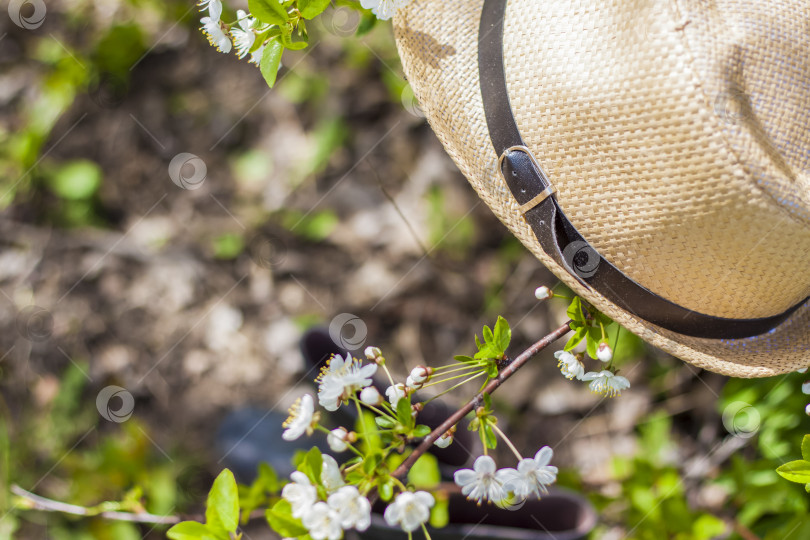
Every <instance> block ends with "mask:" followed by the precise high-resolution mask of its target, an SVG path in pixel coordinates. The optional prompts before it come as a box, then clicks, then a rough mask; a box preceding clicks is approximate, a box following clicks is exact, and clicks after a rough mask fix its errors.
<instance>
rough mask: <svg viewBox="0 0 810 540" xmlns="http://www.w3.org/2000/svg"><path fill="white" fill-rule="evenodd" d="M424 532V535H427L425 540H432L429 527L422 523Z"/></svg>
mask: <svg viewBox="0 0 810 540" xmlns="http://www.w3.org/2000/svg"><path fill="white" fill-rule="evenodd" d="M422 530H423V531H424V533H425V538H426V539H427V540H431V538H430V533H429V532H428V530H427V527H425V524H424V523H422Z"/></svg>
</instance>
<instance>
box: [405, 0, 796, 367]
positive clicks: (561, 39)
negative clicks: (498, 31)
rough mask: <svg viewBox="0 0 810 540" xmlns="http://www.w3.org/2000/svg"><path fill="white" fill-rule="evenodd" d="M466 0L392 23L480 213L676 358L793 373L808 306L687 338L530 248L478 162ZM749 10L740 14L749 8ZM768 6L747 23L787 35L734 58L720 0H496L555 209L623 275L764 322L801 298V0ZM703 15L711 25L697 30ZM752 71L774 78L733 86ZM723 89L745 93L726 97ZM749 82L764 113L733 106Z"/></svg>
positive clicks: (471, 23) (478, 119) (501, 192)
mask: <svg viewBox="0 0 810 540" xmlns="http://www.w3.org/2000/svg"><path fill="white" fill-rule="evenodd" d="M482 4H483V0H454V1H453V2H435V1H431V0H413V1H412V2H411V3H410V4H409V5H408V6H407V7H406V8H404V9H400V10H399V12H398V14H397V16H396V17H395V19H394V29H395V34H396V39H397V46H398V48H399V52H400V56H401V58H402V62H403V67H404V70H405V73H406V76H407V78H408V80H409V82H410V84H411V86H412V88H413V91H414V94H415V95H416V97H417V98H418V100H419V102H420V104H421V106H422V109H423V110H424V112H425V115H426V117H427V119H428V121H429V122H430V124H431V127H432V128H433V130H434V132H435V133H436V134H437V136H438V137H439V139H440V141H441V142H442V144H443V145H444V147H445V149H446V150H447V152H448V153H449V154H450V156H451V157H452V159H453V160H454V161H455V163H456V164H457V165H458V167H459V168H460V170H461V171H462V172H463V173H464V175H465V176H466V177H467V179H468V180H469V181H470V184H471V185H472V186H473V188H474V189H475V190H476V191H477V193H478V195H479V196H480V197H481V198H482V199H483V200H484V201H485V202H486V203H487V205H488V206H489V207H490V208H491V209H492V211H493V212H494V213H495V214H496V215H497V216H498V218H499V219H500V220H501V221H502V222H503V223H504V224H505V225H506V226H507V227H508V228H509V230H510V231H511V232H512V233H513V234H514V235H515V236H516V237H517V238H518V239H519V240H520V241H521V242H522V243H523V244H524V245H525V246H526V247H527V248H528V249H529V250H531V252H532V253H533V254H534V255H535V256H536V257H537V258H538V259H540V261H541V262H542V263H543V264H544V265H545V266H546V267H548V268H549V269H550V270H551V271H552V272H553V273H554V274H555V275H556V276H557V277H558V278H560V280H562V281H563V282H564V283H565V284H566V285H568V286H569V287H570V288H571V289H573V290H574V291H575V292H576V293H577V294H578V295H580V296H582V297H583V298H585V299H586V300H587V301H589V302H590V303H592V304H593V305H594V306H595V307H596V308H598V309H599V310H600V311H602V312H604V313H605V314H606V315H608V316H610V317H611V318H612V319H614V320H616V321H617V322H619V323H620V324H621V325H622V326H624V327H625V328H627V329H628V330H630V331H632V332H633V333H635V334H636V335H638V336H639V337H641V338H642V339H644V340H645V341H647V342H649V343H651V344H652V345H655V346H657V347H659V348H661V349H663V350H665V351H667V352H669V353H671V354H673V355H674V356H676V357H678V358H681V359H682V360H684V361H686V362H689V363H691V364H693V365H695V366H697V367H700V368H704V369H708V370H711V371H714V372H718V373H722V374H726V375H730V376H735V377H766V376H772V375H777V374H782V373H787V372H790V371H795V370H797V369H800V368H803V367H807V366H808V364H810V302H806V303H805V304H803V305H802V307H800V308H799V309H798V310H797V311H796V312H795V313H794V314H793V315H792V316H791V317H790V318H789V319H788V320H787V321H786V322H784V323H782V324H780V325H779V326H778V327H776V328H775V329H773V330H772V331H770V332H768V333H767V334H763V335H760V336H755V337H751V338H746V339H735V340H713V339H702V338H693V337H689V336H684V335H681V334H678V333H674V332H671V331H668V330H666V329H663V328H660V327H658V326H655V325H653V324H650V323H649V322H647V321H644V320H642V319H640V318H638V317H636V316H634V315H633V314H632V313H629V312H627V311H624V310H622V309H620V308H618V307H616V306H615V305H614V304H613V303H611V302H609V301H608V300H607V299H605V298H604V297H603V296H602V295H600V294H599V293H597V292H595V291H593V290H589V289H587V288H585V287H583V286H582V285H581V284H580V283H579V282H578V281H577V280H576V279H574V278H573V277H572V276H571V275H569V274H568V272H566V271H565V270H564V269H563V268H562V267H560V266H558V265H557V264H556V263H555V262H554V261H553V259H552V258H551V257H549V256H548V255H546V253H545V252H544V251H543V249H542V248H541V246H540V244H539V243H538V241H537V239H536V237H535V235H534V233H533V232H532V230H531V228H530V227H529V226H528V224H527V223H526V221H525V220H524V219H523V217H522V216H521V214H520V212H519V207H518V205H517V203H516V202H515V201H514V198H513V197H512V195H511V193H510V192H509V190H508V188H507V186H506V185H505V183H504V181H503V179H502V178H501V176H500V174H499V172H498V170H497V167H496V166H495V164H496V160H497V157H498V156H497V155H496V153H495V150H494V148H493V146H492V142H491V140H490V137H489V133H488V129H487V125H486V119H485V116H484V110H483V105H482V100H481V93H480V89H479V79H478V29H479V28H478V27H479V21H480V15H481V9H482ZM718 4H734V3H732V2H730V1H729V2H727V1H725V0H721V1H719V2H718ZM756 4H758V3H757V2H753V3H752V4H751V5H753V7H752V8H751V9H753V10H754V12H753V14H752V13H746V14H743V15H745V16H746V17H748V18H751V17H754V16H756V15H757V14H756V9H759V7H757V5H756ZM778 4H780V6H781V9H782V10H783V13H784V17H785V20H784V21H781V20H778V19H777V20H774V18H773V17H772V16H771V15H772V12H773V10H770V11H769V16H771V18H770V19H767V18H766V17H762V18H764V19H767V20H770V21H771V23H772V24H775V25H777V26H781V28H782V29H783V30H780V31H784V32H786V33H787V35H783V36H781V37H780V38H779V39H782V40H784V41H785V42H786V43H787V44H788V45H786V47H788V49H786V50H785V51H784V54H782V53H781V52H780V55H781V56H778V58H769V57H767V55H764V56H763V57H762V58H752V57H751V56H750V54H751V51H752V50H753V51H756V50H757V48H756V47H755V46H754V47H747V48H744V49H745V50H744V53H742V54H740V53H739V50H738V49H739V47H738V45H739V43H738V42H737V41H735V40H737V39H738V37H735V34H734V32H735V31H736V30H739V28H737V27H735V25H734V24H733V23H734V21H733V17H732V18H731V19H730V18H729V13H728V11H727V9H732V11H733V9H736V8H727V7H726V8H723V9H719V8H715V9H708V8H707V9H702V8H701V6H698V5H697V4H696V3H695V2H694V1H692V0H683V1H679V2H663V3H662V2H657V1H655V0H638V1H636V2H632V1H628V0H613V1H601V2H594V1H584V0H582V1H566V2H554V1H544V2H536V1H534V0H510V2H509V4H508V10H507V19H506V24H505V31H504V35H505V39H504V50H505V54H504V64H505V69H506V73H507V81H508V86H509V94H510V98H511V101H512V107H513V110H514V111H515V118H516V121H517V123H518V126H519V128H520V130H521V133H522V134H523V137H524V139H525V140H526V143H527V145H528V146H529V148H530V149H531V150H532V151H533V152H534V153H535V155H536V156H537V157H538V159H539V161H540V162H541V164H542V165H543V167H544V168H545V170H546V172H547V173H548V174H549V177H550V179H551V181H552V183H554V185H555V187H556V188H557V190H558V194H557V197H558V201H559V203H560V206H561V207H562V208H563V210H564V211H565V212H566V216H568V218H569V219H570V220H571V221H572V223H573V224H574V225H575V226H576V227H577V229H578V230H579V231H580V232H581V233H582V234H583V236H584V237H585V238H586V239H587V240H588V241H589V242H590V243H591V244H592V245H593V246H594V247H595V248H596V249H597V250H598V251H599V252H600V253H601V254H602V255H603V256H605V257H606V258H607V259H608V260H610V262H611V263H613V264H614V265H616V266H617V267H619V268H620V269H621V270H622V271H623V272H625V273H626V274H627V275H629V276H630V277H632V278H633V279H634V280H636V281H637V282H639V283H641V284H642V285H644V286H645V287H647V288H649V289H651V290H653V291H654V292H656V293H658V294H660V295H662V296H664V297H665V298H668V299H670V300H672V301H675V302H676V303H679V304H681V305H683V306H685V307H687V308H690V309H694V310H696V311H700V312H702V313H707V314H710V315H716V316H721V317H732V318H754V317H763V316H770V315H774V314H777V313H780V312H782V311H784V310H785V309H787V308H788V307H790V306H791V305H793V304H796V303H797V302H799V301H801V300H802V299H804V298H807V296H808V294H810V280H808V275H809V274H808V272H810V270H809V269H810V211H808V209H809V208H810V201H809V200H808V199H810V135H808V130H807V127H806V126H807V125H810V75H808V74H810V64H808V62H809V61H808V54H807V53H808V43H810V36H808V35H807V29H806V21H808V20H810V7H808V5H807V3H804V2H795V1H794V2H778ZM783 4H784V5H783ZM740 5H742V4H740ZM746 5H747V4H746ZM777 12H779V10H778V9H777ZM639 14H642V16H641V18H640V15H639ZM640 20H641V21H644V24H640V23H639V21H640ZM746 20H747V19H746ZM796 20H798V21H799V22H800V24H799V25H798V27H797V25H796V24H795V21H796ZM791 21H793V22H791ZM801 21H804V23H802V22H801ZM721 22H722V24H723V25H725V26H727V27H728V28H730V30H729V33H728V34H727V35H721V36H720V38H718V39H714V37H713V36H714V34H713V33H712V31H711V30H712V28H714V27H715V26H718V25H720V23H721ZM802 24H803V25H804V26H802ZM790 28H799V30H796V31H797V32H799V34H798V35H792V34H791V33H790V30H789V29H790ZM735 29H736V30H735ZM764 31H765V30H763V32H764ZM801 32H804V34H801ZM718 40H719V41H718ZM723 40H725V41H723ZM735 44H736V45H735ZM749 45H750V44H749ZM754 45H756V44H754ZM735 47H736V48H735ZM763 50H764V49H763ZM735 51H736V52H735ZM771 53H772V51H771ZM771 53H768V54H771ZM734 54H738V56H739V58H738V59H736V60H733V61H731V62H729V61H728V58H729V55H731V56H733V55H734ZM763 54H764V53H763ZM777 60H778V61H779V62H780V63H779V64H775V62H776V61H777ZM786 63H787V65H788V68H784V66H785V65H786ZM794 64H795V65H794ZM729 65H731V66H734V65H739V66H741V67H740V70H741V73H735V72H734V70H733V69H731V70H729V67H728V66H729ZM772 65H779V66H783V67H782V68H779V69H781V71H778V72H773V70H774V69H776V68H773V67H772ZM757 69H759V70H760V71H759V72H757V71H756V70H757ZM785 69H788V75H790V76H791V77H793V78H792V79H791V80H788V81H785V80H784V75H785ZM794 71H795V73H793V72H794ZM752 73H753V74H752ZM780 77H781V78H780ZM768 80H777V82H778V83H773V84H771V83H763V84H766V87H763V88H753V89H752V88H751V86H752V85H754V83H755V82H757V81H768ZM767 84H771V86H772V87H771V86H767ZM737 85H742V86H743V88H744V89H745V90H740V95H741V96H743V98H745V99H743V100H741V101H740V103H737V102H736V101H735V100H737V98H738V97H739V96H737V90H735V89H736V88H738V86H737ZM779 85H781V86H779ZM730 89H731V90H730ZM755 91H756V92H758V93H757V95H758V96H765V97H766V98H767V97H768V96H771V95H773V96H777V95H778V100H777V98H776V97H774V98H773V101H774V102H775V103H777V102H778V105H779V107H770V108H769V107H768V100H767V99H765V101H764V102H763V101H762V100H761V99H760V101H759V102H758V103H755V104H754V105H756V106H757V107H758V109H757V111H756V115H754V114H749V115H748V116H746V114H747V113H746V107H751V106H752V105H751V102H749V101H746V99H747V97H746V96H748V95H749V94H747V93H746V92H755ZM763 103H764V105H763ZM661 111H663V112H661ZM748 112H751V111H748ZM747 118H748V119H762V118H764V119H765V120H764V121H763V122H760V124H757V125H754V124H755V122H753V121H747V120H746V119H747ZM774 126H777V127H778V129H776V130H774V129H773V127H774ZM763 141H766V143H767V144H766V143H763ZM741 261H742V262H741Z"/></svg>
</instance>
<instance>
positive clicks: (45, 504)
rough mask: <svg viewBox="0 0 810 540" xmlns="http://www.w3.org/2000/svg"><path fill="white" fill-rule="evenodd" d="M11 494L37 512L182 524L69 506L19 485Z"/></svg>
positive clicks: (170, 519)
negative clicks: (20, 498) (21, 499)
mask: <svg viewBox="0 0 810 540" xmlns="http://www.w3.org/2000/svg"><path fill="white" fill-rule="evenodd" d="M11 492H12V493H14V494H15V495H17V496H18V497H22V498H23V499H25V500H26V501H27V503H28V505H29V508H31V509H35V510H43V511H46V512H61V513H62V514H71V515H74V516H85V517H91V516H94V517H101V518H104V519H111V520H115V521H130V522H133V523H155V524H158V525H173V524H175V523H179V522H180V518H179V517H178V516H172V515H168V516H159V515H157V514H150V513H148V512H138V513H135V512H119V511H115V510H107V511H101V512H99V511H96V510H94V509H92V508H85V507H84V506H78V505H75V504H68V503H64V502H61V501H55V500H53V499H48V498H46V497H42V496H41V495H37V494H35V493H31V492H30V491H27V490H25V489H23V488H21V487H20V486H18V485H16V484H15V485H13V486H11Z"/></svg>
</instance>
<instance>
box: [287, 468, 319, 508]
mask: <svg viewBox="0 0 810 540" xmlns="http://www.w3.org/2000/svg"><path fill="white" fill-rule="evenodd" d="M290 478H291V479H292V482H290V483H289V484H287V485H286V486H284V487H283V488H282V490H281V496H282V498H284V499H286V500H287V502H289V503H290V506H291V507H292V515H293V517H295V518H299V519H302V518H303V517H304V516H305V515H306V514H307V513H308V512H309V511H310V510H311V509H312V505H313V504H315V501H317V500H318V490H317V489H315V486H313V485H312V484H311V483H310V481H309V478H307V475H305V474H304V473H302V472H301V471H295V472H294V473H292V474H291V475H290Z"/></svg>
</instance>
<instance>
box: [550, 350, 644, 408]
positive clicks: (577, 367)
mask: <svg viewBox="0 0 810 540" xmlns="http://www.w3.org/2000/svg"><path fill="white" fill-rule="evenodd" d="M602 345H604V346H605V347H607V349H608V350H609V349H610V347H609V346H608V345H607V344H606V343H602V344H601V345H600V348H601V347H602ZM598 355H599V353H597V356H598ZM605 357H606V358H607V356H605ZM554 358H556V359H557V366H558V367H559V368H560V372H562V374H563V376H564V377H565V378H566V379H569V380H570V379H577V380H579V381H586V382H590V384H589V385H588V387H589V388H590V389H591V392H595V393H597V394H602V395H605V396H608V397H614V396H618V395H620V394H621V392H622V390H626V389H628V388H630V381H628V380H627V378H626V377H622V376H621V375H616V374H615V373H613V372H612V371H610V370H608V369H605V370H602V371H599V372H597V371H589V372H587V373H586V372H585V365H584V364H583V363H582V361H581V360H580V359H579V358H578V357H577V356H576V355H575V354H573V353H570V352H568V351H557V352H555V353H554ZM612 358H613V354H612V352H611V353H610V357H609V358H608V359H607V360H602V358H601V357H600V358H599V360H602V362H610V360H611V359H612Z"/></svg>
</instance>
